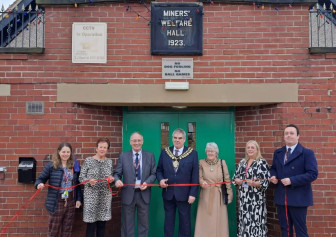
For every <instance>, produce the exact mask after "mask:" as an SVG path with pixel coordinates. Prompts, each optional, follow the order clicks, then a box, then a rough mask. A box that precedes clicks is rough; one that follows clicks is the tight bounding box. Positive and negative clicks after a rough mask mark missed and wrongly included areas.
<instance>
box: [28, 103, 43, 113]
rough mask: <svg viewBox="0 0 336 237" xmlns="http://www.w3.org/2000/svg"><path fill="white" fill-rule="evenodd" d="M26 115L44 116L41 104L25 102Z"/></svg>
mask: <svg viewBox="0 0 336 237" xmlns="http://www.w3.org/2000/svg"><path fill="white" fill-rule="evenodd" d="M26 113H27V114H44V103H43V102H27V104H26Z"/></svg>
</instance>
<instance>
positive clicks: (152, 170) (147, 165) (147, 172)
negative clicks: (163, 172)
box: [113, 150, 156, 205]
mask: <svg viewBox="0 0 336 237" xmlns="http://www.w3.org/2000/svg"><path fill="white" fill-rule="evenodd" d="M132 155H133V154H132V151H127V152H124V153H121V154H120V156H119V159H118V163H117V166H116V168H115V170H114V172H113V177H114V181H117V180H120V179H123V183H124V184H135V179H136V178H135V170H134V165H133V157H132ZM155 179H156V162H155V158H154V154H153V153H152V152H148V151H144V150H142V170H141V183H144V182H146V183H147V184H152V183H154V181H155ZM133 196H134V186H127V185H126V186H124V187H122V190H121V202H122V204H126V205H129V204H131V202H132V200H133ZM141 196H142V198H143V200H144V202H145V203H147V204H149V202H150V198H151V187H147V189H146V190H144V191H141Z"/></svg>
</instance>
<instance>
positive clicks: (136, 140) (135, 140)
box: [131, 139, 142, 142]
mask: <svg viewBox="0 0 336 237" xmlns="http://www.w3.org/2000/svg"><path fill="white" fill-rule="evenodd" d="M131 142H142V140H141V139H133V140H131Z"/></svg>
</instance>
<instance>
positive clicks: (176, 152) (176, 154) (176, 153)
mask: <svg viewBox="0 0 336 237" xmlns="http://www.w3.org/2000/svg"><path fill="white" fill-rule="evenodd" d="M178 153H179V151H178V150H177V149H175V154H174V155H175V156H176V157H178V156H179V155H178ZM174 170H175V172H177V167H176V168H174Z"/></svg>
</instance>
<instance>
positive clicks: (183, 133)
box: [172, 128, 187, 139]
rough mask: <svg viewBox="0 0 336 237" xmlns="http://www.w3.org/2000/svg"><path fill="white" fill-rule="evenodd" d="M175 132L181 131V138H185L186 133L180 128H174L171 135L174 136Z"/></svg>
mask: <svg viewBox="0 0 336 237" xmlns="http://www.w3.org/2000/svg"><path fill="white" fill-rule="evenodd" d="M175 133H182V136H183V139H186V137H187V135H186V132H185V131H184V130H183V129H182V128H176V129H175V130H174V132H173V135H172V137H173V138H174V134H175Z"/></svg>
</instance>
